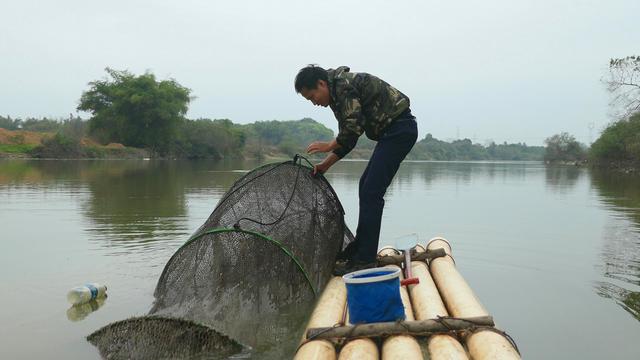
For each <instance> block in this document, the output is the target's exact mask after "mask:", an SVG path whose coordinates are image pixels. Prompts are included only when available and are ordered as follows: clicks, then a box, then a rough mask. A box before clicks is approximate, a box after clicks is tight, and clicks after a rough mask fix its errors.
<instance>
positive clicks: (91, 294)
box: [67, 283, 107, 305]
mask: <svg viewBox="0 0 640 360" xmlns="http://www.w3.org/2000/svg"><path fill="white" fill-rule="evenodd" d="M106 295H107V287H106V286H105V285H100V284H97V283H88V284H84V285H83V286H77V287H74V288H73V289H71V290H69V293H68V294H67V300H68V301H69V302H70V303H71V304H73V305H78V304H84V303H86V302H89V301H91V300H93V299H97V298H101V297H104V296H106Z"/></svg>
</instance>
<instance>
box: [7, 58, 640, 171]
mask: <svg viewBox="0 0 640 360" xmlns="http://www.w3.org/2000/svg"><path fill="white" fill-rule="evenodd" d="M106 73H107V77H106V78H104V79H101V80H96V81H93V82H90V83H89V88H88V90H86V91H85V92H83V93H82V96H81V97H80V102H79V105H78V110H81V111H86V112H88V113H90V114H91V117H90V118H89V119H88V121H85V120H82V119H80V118H79V117H77V116H76V117H74V116H70V117H69V118H68V119H49V118H41V119H36V118H27V119H24V120H23V119H12V118H11V117H9V116H7V117H2V116H0V127H2V128H6V129H9V130H18V129H20V130H27V131H37V132H49V133H52V134H53V136H51V137H49V138H47V139H46V140H45V141H43V144H42V146H40V147H39V148H38V149H36V150H34V153H35V154H36V155H37V156H49V157H86V156H91V155H93V154H94V153H92V152H91V151H87V145H86V141H85V142H84V143H83V139H85V138H90V139H92V141H94V143H95V142H97V143H99V144H102V145H108V144H110V143H117V144H122V145H124V146H126V147H132V148H144V149H147V150H149V151H150V152H151V153H152V154H154V155H157V156H161V157H180V158H225V157H252V158H260V157H264V156H278V155H284V154H288V155H290V154H293V153H300V152H303V151H304V150H305V148H306V145H307V144H308V143H310V142H312V141H315V140H329V139H331V138H332V137H333V136H334V134H333V131H331V130H330V129H328V128H326V127H325V126H323V125H322V124H320V123H318V122H316V121H314V120H312V119H302V120H295V121H278V120H271V121H258V122H255V123H252V124H245V125H242V124H234V123H233V122H232V121H231V120H228V119H202V118H201V119H195V120H192V119H187V118H186V117H185V114H186V112H187V110H188V106H189V103H190V102H191V100H192V99H193V97H192V96H191V90H190V89H188V88H186V87H184V86H182V85H180V84H179V83H178V82H177V81H175V80H174V79H169V80H157V79H156V78H155V76H154V75H153V74H151V73H149V72H147V73H144V74H142V75H134V74H132V73H130V72H127V71H117V70H113V69H109V68H107V69H106ZM638 79H640V57H627V58H622V59H612V60H611V62H610V78H609V79H608V80H607V86H608V88H609V90H610V91H611V92H612V94H614V95H615V98H614V100H615V101H616V104H618V105H619V106H621V107H622V108H623V109H624V113H625V114H627V113H630V115H628V116H627V115H625V116H623V117H622V118H620V120H618V121H616V122H614V123H612V124H610V125H609V126H608V127H607V128H606V129H605V130H604V131H603V133H602V135H601V137H600V138H599V139H598V140H597V141H596V142H595V143H594V144H593V146H592V147H591V148H590V149H588V148H587V147H586V146H585V145H582V144H580V143H579V142H578V141H576V139H575V138H574V137H573V136H572V135H571V134H568V133H560V134H556V135H553V136H551V137H549V138H548V139H547V140H546V141H545V147H542V146H528V145H527V144H524V143H517V144H507V143H506V142H505V143H502V144H496V143H493V142H492V143H490V144H488V145H480V144H477V143H473V142H472V141H471V140H470V139H461V140H454V141H451V142H447V141H442V140H438V139H436V138H434V137H433V136H432V135H431V134H427V136H426V137H425V138H424V139H421V140H420V141H418V142H417V143H416V145H415V146H414V148H413V150H412V152H411V153H410V154H409V155H408V158H409V159H414V160H418V159H420V160H543V159H544V160H547V161H583V160H585V159H586V158H587V157H589V158H591V159H592V160H595V161H616V160H632V161H640V115H639V113H638V108H639V106H640V105H639V104H640V84H638ZM374 146H375V142H373V141H370V140H368V139H366V138H365V137H364V136H363V137H361V139H360V140H359V143H358V146H357V148H356V149H355V150H354V152H353V153H352V154H351V155H350V157H352V158H366V157H368V155H369V154H370V153H371V151H372V150H373V148H374Z"/></svg>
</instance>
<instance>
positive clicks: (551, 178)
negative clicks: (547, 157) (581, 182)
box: [545, 165, 584, 192]
mask: <svg viewBox="0 0 640 360" xmlns="http://www.w3.org/2000/svg"><path fill="white" fill-rule="evenodd" d="M582 174H584V169H583V168H580V167H577V166H555V165H548V166H546V167H545V177H546V183H547V186H548V188H550V189H552V190H553V191H557V192H566V191H569V190H571V188H572V187H573V186H575V185H576V183H577V182H578V179H579V178H580V176H581V175H582Z"/></svg>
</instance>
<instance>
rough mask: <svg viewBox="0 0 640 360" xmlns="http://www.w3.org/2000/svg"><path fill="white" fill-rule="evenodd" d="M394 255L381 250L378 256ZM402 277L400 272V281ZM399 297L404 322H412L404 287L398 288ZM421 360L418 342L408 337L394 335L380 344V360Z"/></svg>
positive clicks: (388, 251)
mask: <svg viewBox="0 0 640 360" xmlns="http://www.w3.org/2000/svg"><path fill="white" fill-rule="evenodd" d="M394 253H398V251H397V250H395V249H393V250H392V249H383V250H381V251H380V252H379V253H378V255H382V256H388V255H392V254H394ZM386 267H388V268H392V269H398V268H399V267H398V266H396V265H387V266H386ZM403 278H404V276H403V275H402V272H400V280H402V279H403ZM400 297H401V298H402V305H403V306H404V313H405V319H406V320H409V321H411V320H414V319H415V318H414V316H413V309H412V307H411V300H410V298H409V292H408V291H407V288H406V287H404V286H401V287H400ZM414 359H416V360H422V359H423V357H422V349H420V345H419V344H418V341H417V340H416V339H415V338H414V337H413V336H409V335H395V336H389V337H388V338H387V339H386V340H385V341H384V342H383V343H382V360H414Z"/></svg>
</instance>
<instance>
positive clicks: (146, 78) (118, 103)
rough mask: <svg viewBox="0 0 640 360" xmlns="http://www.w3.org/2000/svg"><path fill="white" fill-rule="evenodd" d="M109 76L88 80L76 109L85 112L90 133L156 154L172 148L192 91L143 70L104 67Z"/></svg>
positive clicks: (167, 151)
mask: <svg viewBox="0 0 640 360" xmlns="http://www.w3.org/2000/svg"><path fill="white" fill-rule="evenodd" d="M105 70H106V72H107V74H109V76H110V79H109V78H106V79H103V80H96V81H93V82H90V83H89V86H90V89H89V90H87V91H85V92H83V93H82V97H81V98H80V105H78V110H83V111H88V112H90V113H91V115H92V117H91V118H90V119H89V129H90V132H91V134H93V135H94V136H96V137H98V139H99V140H101V141H103V142H105V143H106V142H119V143H122V144H124V145H127V146H134V147H146V148H149V149H150V150H151V151H152V152H154V153H158V154H167V153H169V152H170V151H171V150H172V147H173V145H174V143H175V140H176V138H177V135H178V127H179V125H180V124H181V122H182V121H183V120H184V115H185V114H186V112H187V110H188V105H189V102H190V101H191V99H192V98H191V97H190V93H191V90H189V89H187V88H185V87H183V86H182V85H180V84H179V83H177V82H176V81H175V80H173V79H170V80H163V81H157V80H156V78H155V76H154V75H153V74H152V73H150V72H146V73H144V74H143V75H139V76H135V75H133V74H131V73H130V72H128V71H117V70H113V69H110V68H106V69H105Z"/></svg>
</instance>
